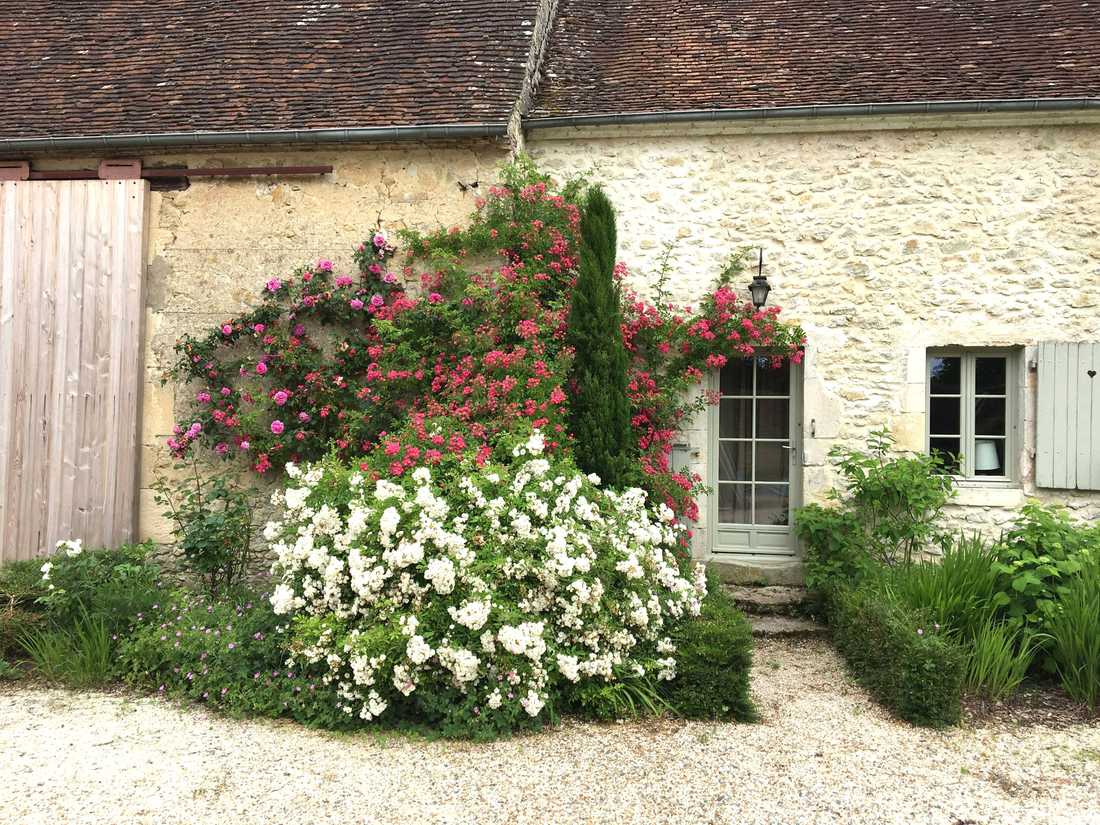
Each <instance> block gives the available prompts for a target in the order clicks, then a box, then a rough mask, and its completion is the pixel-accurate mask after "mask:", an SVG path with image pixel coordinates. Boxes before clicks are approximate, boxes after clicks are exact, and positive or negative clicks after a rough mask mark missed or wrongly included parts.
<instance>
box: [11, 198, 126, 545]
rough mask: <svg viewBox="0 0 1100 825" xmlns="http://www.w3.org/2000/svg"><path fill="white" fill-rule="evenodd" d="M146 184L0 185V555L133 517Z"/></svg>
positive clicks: (98, 532)
mask: <svg viewBox="0 0 1100 825" xmlns="http://www.w3.org/2000/svg"><path fill="white" fill-rule="evenodd" d="M146 198H147V184H146V183H145V182H144V181H140V180H126V181H120V180H111V181H104V180H95V181H49V182H46V181H33V182H26V181H22V182H6V183H3V184H0V559H2V560H10V559H20V558H29V557H31V556H34V555H36V554H39V553H42V552H45V551H47V550H49V549H51V548H52V547H53V545H54V544H55V543H56V542H57V541H58V540H60V539H67V538H79V539H82V540H83V541H84V544H85V546H87V547H101V546H110V545H115V544H119V543H122V542H125V541H129V540H130V539H132V537H133V529H134V524H135V502H136V488H137V468H138V457H139V456H138V453H139V442H138V429H139V421H140V419H139V415H140V407H141V395H140V393H141V385H142V375H141V373H142V363H141V354H142V328H141V319H142V314H143V296H142V270H143V257H144V256H143V242H144V235H145V207H146Z"/></svg>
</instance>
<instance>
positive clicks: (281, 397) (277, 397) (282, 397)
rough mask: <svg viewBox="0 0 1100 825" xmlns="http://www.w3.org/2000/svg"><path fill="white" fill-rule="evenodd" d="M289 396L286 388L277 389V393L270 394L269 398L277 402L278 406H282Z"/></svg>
mask: <svg viewBox="0 0 1100 825" xmlns="http://www.w3.org/2000/svg"><path fill="white" fill-rule="evenodd" d="M289 398H290V393H288V392H287V391H286V390H279V391H278V392H277V393H275V394H274V395H273V396H271V400H272V401H274V402H275V403H276V404H278V405H279V406H280V407H281V406H283V404H285V403H286V402H287V400H289Z"/></svg>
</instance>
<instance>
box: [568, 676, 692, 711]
mask: <svg viewBox="0 0 1100 825" xmlns="http://www.w3.org/2000/svg"><path fill="white" fill-rule="evenodd" d="M570 700H571V705H572V709H573V710H574V711H576V712H577V713H579V714H581V715H583V716H591V717H592V718H594V719H599V720H601V721H604V722H611V721H614V720H616V719H632V718H636V717H639V716H656V715H657V714H659V713H661V712H662V711H665V710H669V709H670V707H669V704H668V702H666V701H665V700H664V698H663V697H662V696H661V691H660V689H659V688H658V686H657V684H656V682H654V680H653V678H652V677H650V676H639V677H632V676H623V677H621V678H620V679H619V680H618V681H615V682H584V683H582V684H580V685H578V686H577V689H576V690H574V691H573V695H572V696H571V697H570Z"/></svg>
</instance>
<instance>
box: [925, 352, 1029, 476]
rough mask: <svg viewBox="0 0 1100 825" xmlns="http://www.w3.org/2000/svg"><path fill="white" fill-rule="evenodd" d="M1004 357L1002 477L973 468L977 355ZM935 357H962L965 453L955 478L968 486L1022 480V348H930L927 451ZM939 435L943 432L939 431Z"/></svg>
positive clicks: (961, 444) (926, 400) (929, 450)
mask: <svg viewBox="0 0 1100 825" xmlns="http://www.w3.org/2000/svg"><path fill="white" fill-rule="evenodd" d="M991 357H992V358H1004V359H1005V462H1004V463H1005V474H1004V475H999V476H992V475H978V474H977V473H976V472H975V470H974V452H975V443H976V441H977V440H978V438H979V436H977V435H975V433H974V406H975V400H976V397H977V393H976V392H975V388H976V385H975V371H976V368H977V365H976V360H977V359H978V358H991ZM934 358H959V359H961V364H960V366H961V369H960V373H959V380H960V388H959V389H960V398H961V405H960V406H961V409H960V415H961V420H960V429H961V433H960V441H961V443H960V449H961V450H962V453H963V460H962V467H961V468H960V471H959V472H957V473H955V474H954V478H955V479H956V480H957V481H959V482H961V483H963V484H964V485H968V486H982V485H989V486H996V487H1004V486H1015V485H1018V484H1019V482H1020V466H1019V464H1020V444H1021V443H1022V439H1021V427H1022V424H1023V421H1022V414H1021V413H1022V410H1023V404H1022V403H1021V399H1020V398H1019V394H1020V390H1021V387H1023V380H1022V379H1021V376H1020V370H1021V369H1022V364H1023V358H1022V356H1021V350H1020V349H1018V348H1007V347H1000V348H997V347H930V348H929V349H928V351H927V353H926V359H925V381H924V404H925V416H924V451H925V453H930V452H931V437H932V433H931V426H932V360H933V359H934ZM937 435H941V434H939V433H937Z"/></svg>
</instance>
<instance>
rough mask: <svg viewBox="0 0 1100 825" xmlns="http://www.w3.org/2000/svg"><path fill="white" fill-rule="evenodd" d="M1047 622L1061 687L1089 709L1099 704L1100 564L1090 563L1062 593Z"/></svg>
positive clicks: (1099, 562) (1051, 650)
mask: <svg viewBox="0 0 1100 825" xmlns="http://www.w3.org/2000/svg"><path fill="white" fill-rule="evenodd" d="M1059 601H1060V605H1059V607H1060V609H1059V610H1057V611H1056V612H1055V613H1054V614H1053V616H1051V617H1050V619H1048V621H1047V628H1048V632H1049V634H1050V640H1051V641H1050V653H1051V657H1052V659H1053V661H1054V665H1055V668H1056V670H1057V673H1058V676H1059V678H1060V679H1061V682H1062V687H1064V688H1065V689H1066V692H1067V693H1068V694H1069V695H1070V696H1072V697H1073V698H1074V699H1075V700H1076V701H1078V702H1083V703H1085V704H1087V705H1088V706H1089V707H1090V708H1094V707H1096V705H1097V703H1098V702H1100V561H1090V562H1089V563H1088V564H1087V565H1086V566H1085V568H1084V569H1083V570H1082V571H1081V572H1080V575H1078V576H1077V577H1076V578H1075V579H1074V580H1073V582H1072V583H1070V584H1069V585H1068V586H1067V587H1066V588H1065V590H1064V592H1062V593H1061V598H1060V600H1059Z"/></svg>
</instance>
